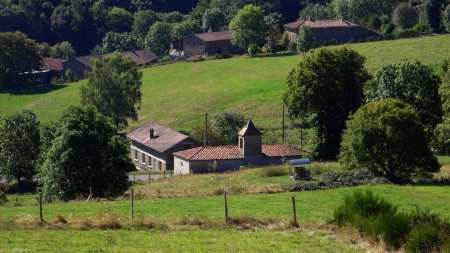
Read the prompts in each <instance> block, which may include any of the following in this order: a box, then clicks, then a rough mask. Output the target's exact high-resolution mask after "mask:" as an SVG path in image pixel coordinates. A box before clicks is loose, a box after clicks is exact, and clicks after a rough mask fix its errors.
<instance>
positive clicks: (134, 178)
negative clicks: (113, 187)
mask: <svg viewBox="0 0 450 253" xmlns="http://www.w3.org/2000/svg"><path fill="white" fill-rule="evenodd" d="M133 182H136V174H133Z"/></svg>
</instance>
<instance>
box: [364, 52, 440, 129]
mask: <svg viewBox="0 0 450 253" xmlns="http://www.w3.org/2000/svg"><path fill="white" fill-rule="evenodd" d="M439 84H440V79H439V77H438V76H437V75H436V74H434V72H433V70H432V69H431V68H429V67H428V66H425V65H423V64H422V63H420V62H419V61H416V62H413V63H411V62H406V61H402V62H399V63H395V64H389V65H385V66H383V67H382V68H381V69H380V70H379V71H378V72H377V73H376V74H375V78H374V81H372V82H368V83H367V86H366V87H365V94H366V100H367V101H376V100H381V99H385V98H399V99H402V100H403V101H405V102H406V103H408V104H410V105H412V106H413V107H414V108H415V110H416V111H417V113H418V114H419V117H420V119H421V120H422V123H423V124H424V126H425V128H426V130H427V132H428V133H430V134H431V133H432V131H433V130H434V128H435V127H436V125H437V124H438V123H439V122H440V121H441V117H442V109H441V101H440V97H439Z"/></svg>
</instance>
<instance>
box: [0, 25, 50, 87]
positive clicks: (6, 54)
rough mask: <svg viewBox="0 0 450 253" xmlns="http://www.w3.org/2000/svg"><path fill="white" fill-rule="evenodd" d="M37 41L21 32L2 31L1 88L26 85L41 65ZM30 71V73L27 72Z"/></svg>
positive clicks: (0, 49)
mask: <svg viewBox="0 0 450 253" xmlns="http://www.w3.org/2000/svg"><path fill="white" fill-rule="evenodd" d="M41 60H42V58H41V56H40V55H39V54H38V52H37V48H36V43H35V42H34V41H33V40H31V39H29V38H28V37H27V36H26V35H25V34H23V33H20V32H14V33H12V32H5V33H2V32H0V90H1V89H2V88H6V87H10V86H15V85H24V84H26V83H27V81H28V80H29V79H33V77H32V76H31V75H30V74H29V73H31V72H32V71H33V70H39V69H40V67H41ZM25 73H28V74H25Z"/></svg>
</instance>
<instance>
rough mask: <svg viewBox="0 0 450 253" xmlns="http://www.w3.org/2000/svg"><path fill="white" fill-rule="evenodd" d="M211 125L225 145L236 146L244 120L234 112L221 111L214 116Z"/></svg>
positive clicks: (239, 114)
mask: <svg viewBox="0 0 450 253" xmlns="http://www.w3.org/2000/svg"><path fill="white" fill-rule="evenodd" d="M212 124H213V126H214V127H215V128H216V129H217V130H218V131H219V134H220V136H222V137H223V139H224V140H226V142H227V144H236V142H237V134H238V132H239V130H240V129H241V128H242V127H244V125H245V118H244V115H242V114H241V113H239V112H236V111H222V112H218V113H216V114H215V115H214V117H213V122H212Z"/></svg>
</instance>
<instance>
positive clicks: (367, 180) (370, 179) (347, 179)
mask: <svg viewBox="0 0 450 253" xmlns="http://www.w3.org/2000/svg"><path fill="white" fill-rule="evenodd" d="M387 183H390V182H389V180H387V179H385V178H382V177H379V176H376V175H375V174H374V173H372V172H370V171H369V170H355V171H336V172H325V173H322V175H321V176H320V178H319V180H318V181H296V182H293V183H289V184H286V185H285V186H284V187H285V189H287V190H289V191H294V192H297V191H315V190H326V189H334V188H341V187H351V186H358V185H367V184H387Z"/></svg>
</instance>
